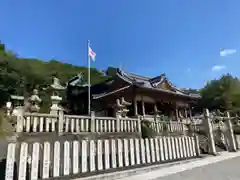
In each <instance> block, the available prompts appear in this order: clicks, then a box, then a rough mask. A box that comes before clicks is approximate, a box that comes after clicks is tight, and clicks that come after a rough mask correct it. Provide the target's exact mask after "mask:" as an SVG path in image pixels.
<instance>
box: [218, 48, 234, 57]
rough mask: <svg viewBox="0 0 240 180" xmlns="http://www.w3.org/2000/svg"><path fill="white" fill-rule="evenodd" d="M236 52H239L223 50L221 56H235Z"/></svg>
mask: <svg viewBox="0 0 240 180" xmlns="http://www.w3.org/2000/svg"><path fill="white" fill-rule="evenodd" d="M236 52H237V50H236V49H221V51H220V56H229V55H231V54H234V53H236Z"/></svg>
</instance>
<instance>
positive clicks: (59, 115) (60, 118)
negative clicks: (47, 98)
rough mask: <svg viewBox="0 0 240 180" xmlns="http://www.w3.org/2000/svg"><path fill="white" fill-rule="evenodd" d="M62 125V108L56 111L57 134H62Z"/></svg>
mask: <svg viewBox="0 0 240 180" xmlns="http://www.w3.org/2000/svg"><path fill="white" fill-rule="evenodd" d="M63 125H64V113H63V110H62V109H59V111H58V133H59V135H62V134H63Z"/></svg>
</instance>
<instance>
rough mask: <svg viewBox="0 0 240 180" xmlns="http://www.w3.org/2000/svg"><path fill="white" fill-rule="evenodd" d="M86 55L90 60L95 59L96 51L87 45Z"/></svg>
mask: <svg viewBox="0 0 240 180" xmlns="http://www.w3.org/2000/svg"><path fill="white" fill-rule="evenodd" d="M88 56H89V57H91V59H92V61H95V57H96V53H95V52H94V51H93V50H92V49H91V48H90V46H89V47H88Z"/></svg>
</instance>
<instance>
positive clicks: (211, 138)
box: [203, 109, 217, 155]
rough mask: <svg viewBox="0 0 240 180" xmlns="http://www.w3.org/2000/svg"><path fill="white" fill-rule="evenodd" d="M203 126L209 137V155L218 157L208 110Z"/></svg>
mask: <svg viewBox="0 0 240 180" xmlns="http://www.w3.org/2000/svg"><path fill="white" fill-rule="evenodd" d="M203 125H204V129H205V133H206V136H207V137H208V146H209V151H210V152H209V154H212V155H217V152H216V147H215V141H214V136H213V127H212V123H211V119H210V115H209V110H208V109H205V112H204V120H203Z"/></svg>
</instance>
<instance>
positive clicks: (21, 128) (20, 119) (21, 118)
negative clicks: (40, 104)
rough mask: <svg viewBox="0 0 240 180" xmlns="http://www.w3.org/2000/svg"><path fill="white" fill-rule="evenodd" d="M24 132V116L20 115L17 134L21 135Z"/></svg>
mask: <svg viewBox="0 0 240 180" xmlns="http://www.w3.org/2000/svg"><path fill="white" fill-rule="evenodd" d="M22 131H23V115H22V114H21V115H18V116H17V128H16V132H17V133H21V132H22Z"/></svg>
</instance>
